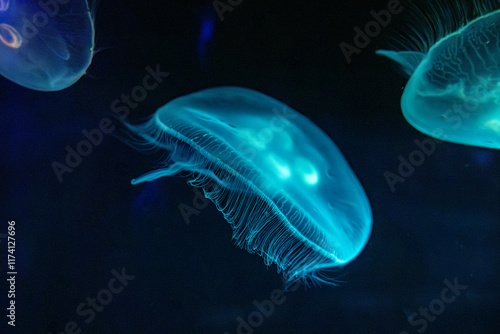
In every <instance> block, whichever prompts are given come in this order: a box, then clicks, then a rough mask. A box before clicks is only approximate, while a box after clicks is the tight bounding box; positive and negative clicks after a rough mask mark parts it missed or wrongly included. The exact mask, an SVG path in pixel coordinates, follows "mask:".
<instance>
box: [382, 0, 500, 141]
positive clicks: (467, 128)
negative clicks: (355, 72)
mask: <svg viewBox="0 0 500 334" xmlns="http://www.w3.org/2000/svg"><path fill="white" fill-rule="evenodd" d="M434 3H437V1H430V2H429V4H430V5H428V8H424V9H422V10H417V9H414V12H415V14H416V15H414V17H416V18H417V19H416V22H419V23H420V24H419V26H418V27H417V26H415V27H414V28H413V29H412V33H413V35H410V36H405V41H406V42H407V43H408V48H409V49H414V50H402V51H390V50H378V51H377V54H380V55H383V56H386V57H388V58H390V59H392V60H394V61H395V62H397V63H398V64H400V65H401V66H402V68H403V70H404V71H405V73H406V74H408V75H410V76H411V77H410V79H409V80H408V83H407V85H406V87H405V89H404V92H403V95H402V97H401V109H402V112H403V115H404V116H405V118H406V120H407V121H408V122H409V123H410V124H411V125H412V126H413V127H414V128H416V129H417V130H419V131H421V132H422V133H424V134H427V135H429V136H433V137H438V139H441V140H445V141H449V142H453V143H458V144H464V145H471V146H480V147H488V148H496V149H500V66H499V59H500V44H499V42H498V36H499V35H500V3H497V4H496V5H494V4H493V2H483V1H475V2H474V6H472V7H471V8H468V7H466V6H464V7H460V8H454V6H455V7H456V6H461V5H460V4H455V5H454V6H451V7H440V6H439V5H432V4H434ZM443 8H446V12H444V9H443ZM449 8H451V10H448V9H449ZM464 8H465V9H464ZM424 12H425V13H427V15H425V16H424V18H422V17H420V19H419V16H420V15H424V14H423V13H424ZM450 16H451V17H450ZM468 16H469V18H468V19H467V20H466V19H465V18H467V17H468ZM422 22H427V23H428V26H426V25H425V24H421V23H422ZM450 22H451V23H450ZM453 23H454V24H453Z"/></svg>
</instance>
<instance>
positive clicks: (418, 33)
mask: <svg viewBox="0 0 500 334" xmlns="http://www.w3.org/2000/svg"><path fill="white" fill-rule="evenodd" d="M401 4H402V6H403V7H404V12H405V13H404V14H403V15H400V16H399V17H398V19H400V20H402V21H403V22H402V23H403V24H404V27H405V28H404V30H405V31H404V32H402V33H401V34H400V35H398V36H395V37H393V40H392V44H393V45H392V48H393V49H395V50H413V51H418V52H422V53H424V54H426V53H427V52H428V51H429V49H430V48H431V47H432V46H433V45H434V44H436V43H437V42H438V41H439V40H441V39H442V38H444V37H446V36H448V35H449V34H451V33H453V32H455V31H458V30H459V29H460V28H462V27H464V26H465V25H467V24H468V23H470V22H471V21H473V20H474V19H477V18H478V17H480V16H482V15H485V14H488V13H491V12H493V11H495V10H496V9H498V8H500V2H499V1H498V0H473V1H471V2H469V1H463V0H459V1H456V0H423V1H412V0H404V1H401Z"/></svg>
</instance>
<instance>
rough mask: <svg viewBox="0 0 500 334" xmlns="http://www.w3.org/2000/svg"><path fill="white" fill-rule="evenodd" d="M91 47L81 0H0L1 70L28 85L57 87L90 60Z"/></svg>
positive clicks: (88, 21)
mask: <svg viewBox="0 0 500 334" xmlns="http://www.w3.org/2000/svg"><path fill="white" fill-rule="evenodd" d="M93 47H94V27H93V20H92V15H91V12H90V10H89V7H88V4H87V1H86V0H57V1H55V0H54V1H48V0H47V1H35V0H33V1H19V0H0V74H1V75H3V76H4V77H6V78H7V79H9V80H11V81H13V82H15V83H17V84H19V85H21V86H24V87H27V88H30V89H34V90H40V91H56V90H61V89H64V88H66V87H69V86H71V85H72V84H74V83H75V82H76V81H77V80H78V79H79V78H80V77H81V76H82V75H83V74H85V71H86V69H87V67H88V66H89V65H90V62H91V59H92V52H93Z"/></svg>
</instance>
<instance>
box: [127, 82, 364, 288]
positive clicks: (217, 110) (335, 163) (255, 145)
mask: <svg viewBox="0 0 500 334" xmlns="http://www.w3.org/2000/svg"><path fill="white" fill-rule="evenodd" d="M125 126H126V127H127V129H126V133H127V137H126V139H125V141H126V142H127V144H129V145H130V146H132V147H134V148H136V149H138V150H140V151H146V152H151V153H155V154H160V156H161V157H162V158H161V159H160V160H161V161H160V162H159V167H158V169H156V170H153V171H151V172H149V173H147V174H145V175H143V176H141V177H139V178H137V179H134V180H132V183H133V184H137V183H141V182H145V181H152V180H155V179H157V178H159V177H163V176H171V175H176V174H179V173H181V172H184V173H185V174H186V173H187V174H188V175H189V181H188V183H189V184H191V185H193V186H195V187H198V188H201V189H203V192H204V195H205V197H206V198H208V199H209V200H211V201H212V202H213V203H214V204H215V205H216V207H217V209H218V210H219V211H221V212H222V213H223V214H224V218H225V219H226V220H227V221H228V222H229V223H230V225H231V226H232V228H233V239H234V240H235V243H236V244H237V245H238V246H240V247H242V248H245V249H246V250H247V251H249V252H251V253H254V252H256V253H257V254H259V255H260V256H262V257H263V258H264V260H265V263H266V265H270V264H272V263H275V264H276V265H277V268H278V272H280V271H282V272H283V274H284V277H285V278H286V279H287V280H288V281H289V282H291V281H302V282H326V283H333V280H330V279H329V278H328V277H327V276H328V275H326V274H325V270H328V269H331V268H333V267H336V266H343V265H346V264H347V263H348V262H350V261H352V260H353V259H354V258H356V256H358V254H359V253H360V252H361V251H362V249H363V248H364V246H365V245H366V243H367V240H368V238H369V236H370V233H371V229H372V212H371V208H370V204H369V202H368V199H367V196H366V194H365V192H364V190H363V187H362V186H361V184H360V183H359V181H358V179H357V178H356V176H355V174H354V172H353V171H352V169H351V168H350V167H349V165H348V163H347V161H346V160H345V158H344V157H343V155H342V153H341V152H340V151H339V149H338V148H337V147H336V146H335V144H334V143H333V142H332V140H331V139H330V138H329V137H328V136H327V135H326V134H325V133H324V132H323V131H322V130H321V129H320V128H318V127H317V126H316V125H314V124H313V123H312V122H311V121H310V120H309V119H308V118H306V117H305V116H303V115H301V114H299V113H298V112H296V111H294V110H292V109H290V108H288V107H287V106H286V105H284V104H283V103H281V102H279V101H277V100H275V99H273V98H271V97H269V96H266V95H264V94H261V93H259V92H256V91H253V90H250V89H246V88H240V87H219V88H213V89H207V90H203V91H200V92H196V93H193V94H190V95H187V96H183V97H180V98H177V99H175V100H173V101H171V102H169V103H167V104H166V105H165V106H163V107H161V108H160V109H159V110H158V111H157V112H156V113H155V114H154V116H153V117H152V118H151V119H150V120H149V121H147V122H145V123H144V124H141V125H130V124H125Z"/></svg>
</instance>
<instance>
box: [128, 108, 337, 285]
mask: <svg viewBox="0 0 500 334" xmlns="http://www.w3.org/2000/svg"><path fill="white" fill-rule="evenodd" d="M124 125H125V127H126V129H127V130H126V132H125V134H126V137H124V136H120V135H118V137H119V138H120V139H121V140H122V141H124V142H125V143H126V144H127V145H129V146H130V147H132V148H134V149H136V150H138V151H140V152H143V153H147V154H155V155H158V154H159V156H160V158H159V159H156V160H157V168H156V169H155V170H153V171H151V172H149V173H147V174H145V175H143V176H142V177H139V178H138V179H135V180H134V181H133V182H132V183H133V184H136V183H140V182H145V181H152V180H154V179H156V178H159V177H164V176H172V175H178V174H181V172H183V171H186V172H187V173H184V175H183V176H187V177H188V179H189V180H188V181H187V183H188V184H190V185H192V186H194V187H197V188H200V189H202V190H203V193H204V195H205V197H206V198H207V199H209V200H210V201H212V202H213V203H214V204H215V206H216V207H217V209H218V210H219V211H221V212H222V214H223V215H224V218H225V219H226V220H227V222H229V224H230V225H231V227H232V229H233V235H232V236H233V239H234V242H235V244H236V245H237V246H239V247H240V248H244V249H246V250H247V251H248V252H250V253H257V254H259V255H260V256H262V257H263V258H264V263H265V264H266V265H267V266H269V265H271V264H273V263H275V264H276V265H277V271H278V273H280V272H282V273H283V276H284V279H285V282H286V283H285V287H288V286H290V285H291V284H294V283H296V282H300V283H302V284H305V285H306V286H308V285H321V284H327V285H337V284H338V282H339V281H338V280H336V279H335V278H334V277H332V276H331V275H330V274H331V272H332V271H338V266H339V265H341V262H339V261H335V256H334V255H332V254H330V255H326V254H324V252H325V251H324V250H322V249H320V248H319V247H318V246H317V245H315V244H313V243H312V242H311V241H310V240H309V239H310V238H309V239H306V238H305V237H304V236H303V235H302V234H301V233H299V232H298V231H297V229H296V228H294V227H293V226H292V224H291V222H290V220H289V219H293V222H294V224H295V226H298V225H301V226H307V227H308V230H307V233H308V235H311V234H312V235H319V234H320V232H319V231H314V230H313V229H314V227H313V226H314V225H313V224H312V223H311V221H310V218H308V217H306V216H305V215H304V214H302V213H301V210H300V209H299V208H297V207H295V206H294V205H293V204H292V203H290V201H289V200H287V199H286V198H285V196H283V195H282V194H277V196H273V198H272V199H271V198H269V197H268V196H266V195H265V194H264V193H263V192H262V191H261V190H259V188H258V187H257V186H256V184H259V181H261V180H259V176H258V174H257V173H256V172H255V171H254V170H252V168H251V166H249V163H248V161H244V160H243V159H242V158H241V157H240V156H239V155H237V154H236V153H234V151H233V150H232V149H230V148H229V147H228V146H227V144H223V143H221V141H220V140H219V139H218V138H217V137H215V136H211V135H207V134H206V132H202V131H201V130H200V129H196V128H191V127H186V126H184V127H183V128H182V130H180V128H176V127H175V126H174V127H173V128H175V129H176V131H173V130H171V129H169V128H167V127H165V126H163V125H162V123H161V122H159V120H158V119H157V118H156V115H154V116H153V117H152V118H151V119H150V120H148V121H146V122H145V123H143V124H140V125H131V124H127V123H124ZM179 132H182V133H183V134H184V135H181V134H179ZM189 138H194V139H195V140H198V141H197V142H195V141H193V140H191V139H189ZM207 147H210V148H212V149H215V151H216V152H217V153H219V154H222V153H224V154H225V157H226V159H225V161H228V160H227V156H228V155H229V156H231V157H230V158H229V161H232V163H231V164H230V165H229V164H227V163H224V162H222V160H221V159H216V158H214V153H213V152H211V153H208V151H207V150H206V149H204V148H207ZM216 155H217V154H216Z"/></svg>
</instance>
